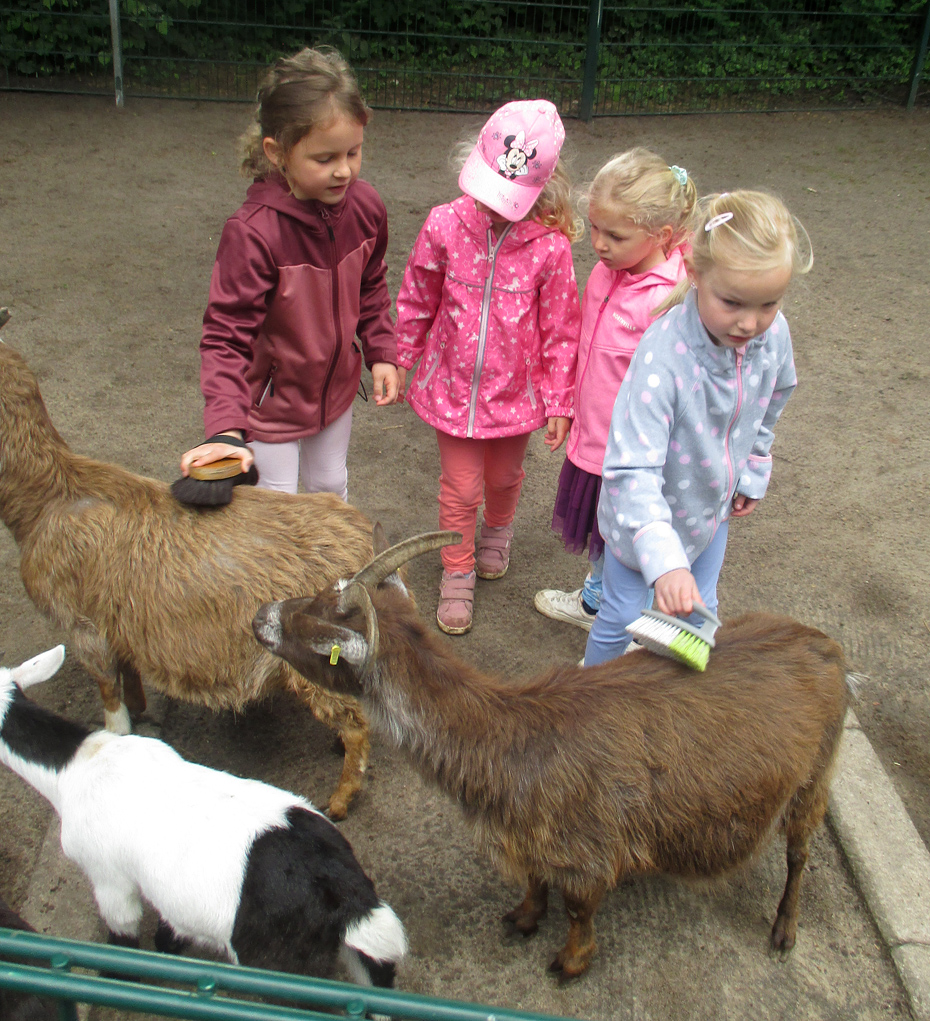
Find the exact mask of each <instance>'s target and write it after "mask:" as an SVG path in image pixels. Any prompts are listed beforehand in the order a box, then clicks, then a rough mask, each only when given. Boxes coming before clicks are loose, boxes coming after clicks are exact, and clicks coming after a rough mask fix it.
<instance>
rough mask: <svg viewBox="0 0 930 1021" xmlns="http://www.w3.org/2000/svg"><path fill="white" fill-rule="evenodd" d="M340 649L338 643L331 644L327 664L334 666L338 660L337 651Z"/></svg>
mask: <svg viewBox="0 0 930 1021" xmlns="http://www.w3.org/2000/svg"><path fill="white" fill-rule="evenodd" d="M341 651H342V650H341V649H340V648H339V646H338V645H335V644H334V645H333V647H332V650H331V651H330V654H329V665H330V666H335V665H336V664H337V663H338V662H339V653H340V652H341Z"/></svg>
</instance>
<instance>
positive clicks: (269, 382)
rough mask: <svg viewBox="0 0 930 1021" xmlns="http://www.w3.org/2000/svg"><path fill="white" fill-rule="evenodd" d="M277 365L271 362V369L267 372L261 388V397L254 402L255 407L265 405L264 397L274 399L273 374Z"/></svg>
mask: <svg viewBox="0 0 930 1021" xmlns="http://www.w3.org/2000/svg"><path fill="white" fill-rule="evenodd" d="M275 369H277V365H275V364H274V362H272V364H271V368H270V369H269V370H268V377H267V379H266V380H265V385H264V386H263V387H262V392H261V395H260V396H259V398H258V400H257V401H256V402H255V407H256V408H260V407H261V406H262V405H263V404H264V403H265V398H266V397H274V374H275Z"/></svg>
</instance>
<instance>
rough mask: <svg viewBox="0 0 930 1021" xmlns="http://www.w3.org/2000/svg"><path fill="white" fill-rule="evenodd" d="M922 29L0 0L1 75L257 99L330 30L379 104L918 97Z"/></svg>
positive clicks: (713, 104) (925, 27) (670, 11)
mask: <svg viewBox="0 0 930 1021" xmlns="http://www.w3.org/2000/svg"><path fill="white" fill-rule="evenodd" d="M928 31H930V5H928V4H926V3H925V2H924V0H775V2H772V0H770V2H768V3H764V4H760V3H753V2H750V0H730V2H729V3H726V4H721V3H719V0H692V2H691V3H687V4H679V5H677V6H668V5H660V4H658V3H654V2H651V0H635V2H633V3H622V2H610V0H549V2H544V3H522V2H518V0H444V3H442V4H438V3H437V4H432V5H428V4H423V3H422V2H419V0H390V2H387V0H0V88H8V89H9V88H18V89H34V90H46V91H64V92H75V93H81V92H92V93H101V92H112V91H114V89H115V92H116V95H117V101H118V102H121V101H122V97H123V95H124V94H125V95H130V96H171V97H178V98H188V99H223V100H243V101H249V102H251V101H252V100H253V98H254V95H255V89H256V85H257V82H258V79H259V77H260V75H261V73H262V71H263V70H264V68H265V67H266V66H267V65H268V63H269V62H270V60H272V59H273V58H274V57H275V56H277V55H279V54H281V53H287V52H293V51H294V50H296V49H298V48H299V47H301V46H304V45H308V44H311V45H318V44H324V43H325V44H329V45H333V46H335V47H337V48H338V49H339V50H341V51H342V52H343V53H344V54H345V56H346V57H347V59H348V60H349V61H350V62H351V63H352V65H353V67H355V69H356V71H357V73H358V76H359V80H360V82H361V84H362V86H363V89H364V91H365V94H366V97H367V99H368V102H369V103H370V104H371V105H372V106H375V107H380V108H387V109H403V110H450V111H483V110H487V109H491V108H493V107H494V106H496V105H498V104H499V103H500V102H501V101H503V100H505V99H512V98H519V97H521V96H524V97H526V96H536V95H542V96H546V97H547V98H549V99H551V100H552V101H553V102H554V103H556V105H557V106H558V107H559V109H560V111H561V112H562V113H563V115H565V116H579V117H582V118H584V119H588V118H589V117H592V116H609V115H617V114H631V113H637V114H638V113H682V112H697V111H708V110H710V111H741V110H746V111H748V110H784V109H810V108H812V107H816V108H818V109H836V108H843V107H847V106H850V105H854V106H856V107H857V108H861V107H862V106H863V104H871V105H877V104H879V103H882V102H895V103H901V104H905V103H906V104H907V105H908V106H913V105H914V104H915V103H916V102H917V101H918V100H919V99H921V98H922V97H921V92H920V90H921V83H922V80H923V75H924V73H925V71H926V65H927V35H928Z"/></svg>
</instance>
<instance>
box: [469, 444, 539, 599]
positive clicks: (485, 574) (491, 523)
mask: <svg viewBox="0 0 930 1021" xmlns="http://www.w3.org/2000/svg"><path fill="white" fill-rule="evenodd" d="M529 441H530V434H529V433H524V434H523V435H522V436H506V437H502V438H501V439H496V440H486V441H485V453H484V523H483V524H482V526H481V535H480V537H479V539H478V548H477V553H476V556H475V562H476V568H475V569H476V570H477V572H478V577H479V578H487V579H493V578H503V577H504V575H505V574H506V573H507V568H508V567H509V566H510V542H511V540H512V539H513V518H514V515H515V514H516V512H517V502H518V501H519V499H520V490H521V489H522V488H523V480H524V478H526V472H525V471H524V470H523V459H524V457H526V448H527V445H528V444H529Z"/></svg>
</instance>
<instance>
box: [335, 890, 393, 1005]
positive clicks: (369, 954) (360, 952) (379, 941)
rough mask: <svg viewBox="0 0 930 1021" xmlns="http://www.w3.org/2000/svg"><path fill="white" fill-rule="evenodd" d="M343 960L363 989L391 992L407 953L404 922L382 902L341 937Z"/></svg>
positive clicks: (354, 923)
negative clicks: (372, 987) (397, 971)
mask: <svg viewBox="0 0 930 1021" xmlns="http://www.w3.org/2000/svg"><path fill="white" fill-rule="evenodd" d="M342 943H343V953H342V955H341V956H342V958H343V961H344V963H345V964H346V966H347V967H348V969H349V972H350V974H351V975H352V978H353V979H354V980H355V981H356V982H357V983H359V984H360V985H376V986H383V987H386V988H390V987H391V986H393V985H394V973H395V969H396V966H397V965H398V964H399V963H400V961H401V960H402V959H403V957H404V955H405V954H406V953H407V934H406V933H405V932H404V926H403V924H402V923H401V920H400V919H399V918H398V917H397V915H395V914H394V912H393V910H392V909H391V908H390V907H389V906H388V905H387V904H385V903H384V901H381V902H380V903H379V904H378V906H377V907H376V908H373V909H372V910H371V911H369V912H368V914H367V915H363V916H362V917H361V918H357V919H356V920H355V921H354V922H353V923H352V924H351V925H350V926H349V927H348V928H347V929H346V931H345V935H344V936H343V937H342Z"/></svg>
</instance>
